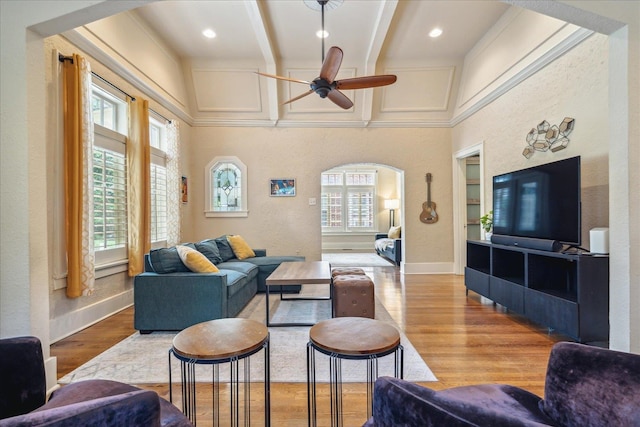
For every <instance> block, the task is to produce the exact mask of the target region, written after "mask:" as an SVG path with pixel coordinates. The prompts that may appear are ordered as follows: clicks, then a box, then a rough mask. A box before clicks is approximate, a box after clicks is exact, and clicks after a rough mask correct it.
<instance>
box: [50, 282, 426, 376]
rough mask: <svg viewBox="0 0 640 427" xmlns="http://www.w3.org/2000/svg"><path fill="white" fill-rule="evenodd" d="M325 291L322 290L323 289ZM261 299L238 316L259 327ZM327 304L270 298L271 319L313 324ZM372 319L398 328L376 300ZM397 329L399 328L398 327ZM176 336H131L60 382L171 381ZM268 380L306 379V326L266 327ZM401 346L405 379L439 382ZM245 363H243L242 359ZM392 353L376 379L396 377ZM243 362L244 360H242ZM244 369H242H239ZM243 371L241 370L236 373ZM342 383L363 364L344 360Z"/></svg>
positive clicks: (321, 365) (204, 369)
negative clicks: (251, 320)
mask: <svg viewBox="0 0 640 427" xmlns="http://www.w3.org/2000/svg"><path fill="white" fill-rule="evenodd" d="M320 288H321V286H313V285H305V286H304V287H303V293H302V294H303V295H306V296H316V295H318V293H322V292H324V291H328V289H320ZM322 288H324V286H322ZM264 298H265V296H264V294H258V295H256V297H255V298H253V299H252V300H251V301H250V302H249V304H248V305H247V307H245V309H244V310H243V311H242V313H240V315H239V317H244V318H249V319H253V320H256V321H259V322H261V323H264V321H265V317H264V316H265V300H264ZM329 304H330V302H329V301H280V299H279V297H278V296H274V295H272V296H271V304H270V309H269V310H270V311H271V312H272V316H271V317H272V321H274V322H275V321H283V320H285V318H286V321H294V322H295V321H304V322H307V321H310V320H311V321H312V322H317V321H320V320H323V319H327V318H329V317H330V305H329ZM376 319H378V320H381V321H384V322H387V323H390V324H392V325H393V326H394V327H396V328H397V325H396V323H395V322H394V320H393V319H392V318H391V316H390V315H389V313H388V312H387V310H386V309H385V308H384V306H383V305H382V304H381V303H380V301H378V300H377V299H376ZM398 329H399V328H398ZM175 335H176V333H175V332H153V333H151V334H147V335H141V334H139V333H135V334H133V335H131V336H130V337H128V338H126V339H125V340H123V341H121V342H120V343H118V344H116V345H115V346H113V347H111V348H110V349H108V350H106V351H105V352H103V353H101V354H99V355H98V356H96V357H95V358H93V359H91V360H90V361H89V362H87V363H85V364H84V365H82V366H80V367H78V368H77V369H75V370H74V371H72V372H71V373H69V374H67V375H65V376H64V377H62V378H61V379H60V380H58V382H59V383H60V384H68V383H72V382H77V381H82V380H87V379H110V380H115V381H121V382H125V383H129V384H156V383H160V384H162V383H168V382H169V368H168V366H169V349H170V348H171V344H172V341H173V338H174V337H175ZM269 336H270V369H271V382H274V383H276V382H288V383H299V382H306V381H307V367H306V361H307V342H308V341H309V327H274V328H269ZM400 337H401V344H402V346H403V347H404V378H405V379H407V380H409V381H415V382H421V381H437V379H436V377H435V376H434V375H433V373H432V372H431V370H430V369H429V367H428V366H427V365H426V363H425V362H424V360H423V359H422V358H421V357H420V355H419V354H418V353H417V351H416V349H415V348H414V347H413V345H412V344H411V342H410V341H409V339H408V338H407V337H406V336H405V334H404V333H402V332H400ZM263 354H264V352H263V351H261V352H259V353H257V354H255V355H254V356H251V357H250V358H249V359H248V360H249V362H250V368H251V381H263V380H264V356H263ZM245 360H247V359H245ZM393 362H394V357H393V355H388V356H384V357H381V358H379V359H378V374H379V375H394V369H393V365H394V363H393ZM241 363H242V362H241ZM171 365H172V381H173V382H179V381H180V362H179V361H178V360H177V359H176V358H174V357H172V360H171ZM241 366H242V365H241ZM240 371H241V372H242V369H240ZM211 376H212V367H211V365H197V366H196V379H197V381H202V382H209V381H211ZM228 376H229V372H228V364H223V365H220V379H221V381H228ZM328 378H329V361H328V357H327V356H325V355H324V354H321V353H319V352H316V380H317V381H318V382H328ZM342 379H343V381H344V382H365V379H366V361H364V360H343V361H342Z"/></svg>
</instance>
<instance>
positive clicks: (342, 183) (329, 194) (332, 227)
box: [320, 169, 376, 232]
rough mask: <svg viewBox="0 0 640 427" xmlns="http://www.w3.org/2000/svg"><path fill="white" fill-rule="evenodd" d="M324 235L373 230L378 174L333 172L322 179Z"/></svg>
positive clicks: (345, 170) (324, 175) (339, 170)
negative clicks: (326, 233)
mask: <svg viewBox="0 0 640 427" xmlns="http://www.w3.org/2000/svg"><path fill="white" fill-rule="evenodd" d="M321 184H322V193H321V211H320V212H321V214H320V219H321V224H322V230H323V231H324V232H357V231H373V230H374V229H375V227H374V220H375V200H376V172H375V171H355V170H348V169H334V170H331V171H327V172H324V173H323V174H322V177H321Z"/></svg>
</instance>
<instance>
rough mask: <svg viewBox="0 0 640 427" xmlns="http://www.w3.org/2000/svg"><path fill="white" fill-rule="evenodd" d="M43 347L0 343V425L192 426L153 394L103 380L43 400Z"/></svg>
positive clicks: (28, 341)
mask: <svg viewBox="0 0 640 427" xmlns="http://www.w3.org/2000/svg"><path fill="white" fill-rule="evenodd" d="M45 388H46V384H45V371H44V359H43V355H42V345H41V343H40V340H39V339H38V338H35V337H17V338H6V339H0V426H1V427H9V426H72V425H73V426H80V425H82V426H88V425H92V426H172V427H173V426H175V427H186V426H191V425H192V424H191V422H189V420H188V419H187V418H186V417H185V416H184V415H183V414H182V412H180V411H179V410H178V408H176V407H175V406H173V405H172V404H171V403H169V402H168V401H166V400H164V399H161V398H160V397H159V396H158V394H157V393H156V392H154V391H148V390H142V389H139V388H137V387H134V386H131V385H128V384H123V383H119V382H115V381H108V380H89V381H81V382H77V383H73V384H69V385H66V386H64V387H62V388H60V389H58V390H56V391H54V392H53V393H52V394H51V397H50V398H49V401H48V402H46V403H45V400H46V390H45Z"/></svg>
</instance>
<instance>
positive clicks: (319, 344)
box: [307, 317, 404, 426]
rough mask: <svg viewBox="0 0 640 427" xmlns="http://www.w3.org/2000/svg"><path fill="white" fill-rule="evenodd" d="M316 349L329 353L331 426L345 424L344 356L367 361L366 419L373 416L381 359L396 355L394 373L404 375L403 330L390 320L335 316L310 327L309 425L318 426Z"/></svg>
mask: <svg viewBox="0 0 640 427" xmlns="http://www.w3.org/2000/svg"><path fill="white" fill-rule="evenodd" d="M315 351H319V352H320V353H323V354H326V355H327V356H329V377H330V378H329V390H330V400H331V425H332V426H341V425H342V363H341V360H342V359H352V360H366V361H367V419H369V418H371V412H372V411H371V409H372V408H371V403H372V400H373V386H374V383H375V380H376V378H377V377H378V358H379V357H382V356H386V355H389V354H393V355H394V356H395V365H394V376H395V377H396V378H402V377H403V362H404V361H403V358H404V349H403V347H402V345H401V344H400V332H398V330H397V329H396V328H394V327H393V326H391V325H389V324H388V323H385V322H382V321H380V320H375V319H369V318H364V317H335V318H332V319H328V320H323V321H321V322H318V323H317V324H316V325H315V326H313V327H312V328H311V329H310V330H309V343H308V344H307V409H308V411H309V426H315V425H316V362H315Z"/></svg>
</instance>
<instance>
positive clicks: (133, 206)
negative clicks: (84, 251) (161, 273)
mask: <svg viewBox="0 0 640 427" xmlns="http://www.w3.org/2000/svg"><path fill="white" fill-rule="evenodd" d="M127 178H128V179H127V183H128V185H127V207H128V210H129V215H128V217H129V227H128V231H129V236H128V244H129V247H128V253H129V276H131V277H133V276H135V275H136V274H140V273H142V272H143V271H144V254H145V253H147V252H149V250H150V249H151V149H150V148H149V102H148V101H146V100H144V99H141V98H137V99H136V100H129V139H128V140H127Z"/></svg>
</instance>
